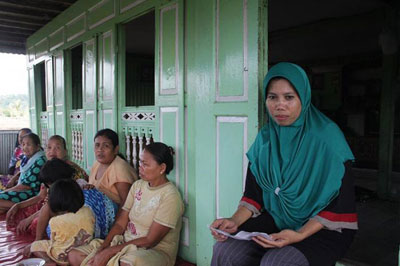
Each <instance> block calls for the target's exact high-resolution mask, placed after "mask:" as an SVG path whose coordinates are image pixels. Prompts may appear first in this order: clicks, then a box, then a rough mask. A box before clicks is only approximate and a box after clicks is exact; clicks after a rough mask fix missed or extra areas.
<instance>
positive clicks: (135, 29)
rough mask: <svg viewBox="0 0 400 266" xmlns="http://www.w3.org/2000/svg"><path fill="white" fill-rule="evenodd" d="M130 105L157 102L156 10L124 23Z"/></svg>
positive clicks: (128, 104)
mask: <svg viewBox="0 0 400 266" xmlns="http://www.w3.org/2000/svg"><path fill="white" fill-rule="evenodd" d="M123 33H124V35H125V71H126V72H125V96H126V102H125V104H126V106H151V105H154V49H155V48H154V42H155V15H154V11H152V12H150V13H147V14H145V15H143V16H140V17H138V18H136V19H134V20H132V21H130V22H128V23H126V24H124V25H123Z"/></svg>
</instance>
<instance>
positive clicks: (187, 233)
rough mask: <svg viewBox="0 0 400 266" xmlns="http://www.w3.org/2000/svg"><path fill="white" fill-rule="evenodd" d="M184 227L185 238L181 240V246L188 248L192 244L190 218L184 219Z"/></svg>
mask: <svg viewBox="0 0 400 266" xmlns="http://www.w3.org/2000/svg"><path fill="white" fill-rule="evenodd" d="M182 227H183V238H181V244H183V245H184V246H186V247H188V246H189V245H190V244H189V243H190V230H189V218H188V217H185V216H183V217H182Z"/></svg>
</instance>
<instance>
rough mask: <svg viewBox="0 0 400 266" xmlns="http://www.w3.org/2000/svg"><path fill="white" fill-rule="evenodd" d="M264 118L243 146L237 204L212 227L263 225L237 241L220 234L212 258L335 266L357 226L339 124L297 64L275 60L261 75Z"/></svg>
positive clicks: (347, 156)
mask: <svg viewBox="0 0 400 266" xmlns="http://www.w3.org/2000/svg"><path fill="white" fill-rule="evenodd" d="M264 90H265V95H266V107H267V111H268V117H269V119H268V123H267V124H266V125H265V127H263V128H262V129H261V131H260V132H259V134H258V136H257V138H256V140H255V142H254V144H253V145H252V146H251V148H250V150H249V151H248V153H247V157H248V159H249V167H248V168H249V169H248V171H247V179H246V187H245V192H244V195H243V197H242V200H241V202H240V204H239V208H238V209H237V211H236V212H235V213H234V214H233V216H232V217H230V218H222V219H217V220H215V221H214V222H213V223H212V224H211V227H212V228H217V229H220V230H223V231H225V232H228V233H235V232H237V231H238V230H245V231H252V232H259V231H262V232H265V233H268V234H270V238H268V239H267V238H266V237H263V236H257V237H253V238H252V240H253V241H240V240H235V239H232V238H229V239H227V237H226V236H223V235H222V234H219V233H217V232H216V231H214V230H212V229H211V232H212V235H213V236H214V238H216V239H217V240H218V241H219V242H217V243H216V244H215V245H214V251H213V258H212V262H211V265H224V266H225V265H226V266H229V265H262V266H269V265H281V266H288V265H298V266H308V265H311V266H313V265H315V266H321V265H328V266H330V265H334V264H335V262H336V261H337V260H339V259H340V258H341V257H343V256H344V254H345V253H346V251H347V249H348V248H349V246H350V244H351V242H352V240H353V237H354V234H355V232H356V230H357V214H356V212H355V197H354V187H353V177H352V175H351V163H352V161H353V160H354V156H353V154H352V152H351V150H350V148H349V146H348V144H347V142H346V140H345V138H344V136H343V133H342V132H341V131H340V129H339V127H338V126H337V125H336V124H335V123H334V122H332V121H331V120H330V119H329V118H327V117H326V116H325V115H324V114H322V113H321V112H320V111H318V110H317V109H316V108H315V107H314V106H313V105H312V104H311V88H310V83H309V81H308V78H307V75H306V73H305V72H304V70H303V69H302V68H300V67H299V66H297V65H295V64H291V63H279V64H277V65H275V66H273V67H272V68H271V69H270V70H269V71H268V74H267V76H266V77H265V79H264Z"/></svg>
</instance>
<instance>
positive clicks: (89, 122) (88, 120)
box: [84, 110, 97, 171]
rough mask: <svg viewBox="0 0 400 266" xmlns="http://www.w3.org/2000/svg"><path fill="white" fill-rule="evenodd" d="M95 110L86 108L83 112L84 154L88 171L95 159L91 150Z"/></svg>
mask: <svg viewBox="0 0 400 266" xmlns="http://www.w3.org/2000/svg"><path fill="white" fill-rule="evenodd" d="M96 130H97V128H96V111H95V110H86V112H85V136H84V141H85V145H84V146H85V147H84V149H85V154H86V170H87V171H89V170H90V169H91V168H92V166H93V163H94V161H95V157H94V151H93V148H94V146H93V142H94V141H93V139H94V136H95V134H96Z"/></svg>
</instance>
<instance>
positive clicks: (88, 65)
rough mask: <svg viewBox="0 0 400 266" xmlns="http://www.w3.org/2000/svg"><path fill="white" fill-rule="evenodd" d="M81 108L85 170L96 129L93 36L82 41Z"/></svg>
mask: <svg viewBox="0 0 400 266" xmlns="http://www.w3.org/2000/svg"><path fill="white" fill-rule="evenodd" d="M82 46H83V99H82V100H83V108H84V112H85V115H84V125H85V134H84V143H85V145H84V149H85V152H84V153H85V155H86V158H85V159H86V170H90V168H91V167H92V165H93V162H94V160H95V158H94V152H93V138H94V134H95V133H96V131H97V93H96V86H97V79H96V72H97V71H96V67H97V63H96V62H97V57H96V54H97V39H96V38H93V39H90V40H88V41H86V42H84V43H83V45H82Z"/></svg>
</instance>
